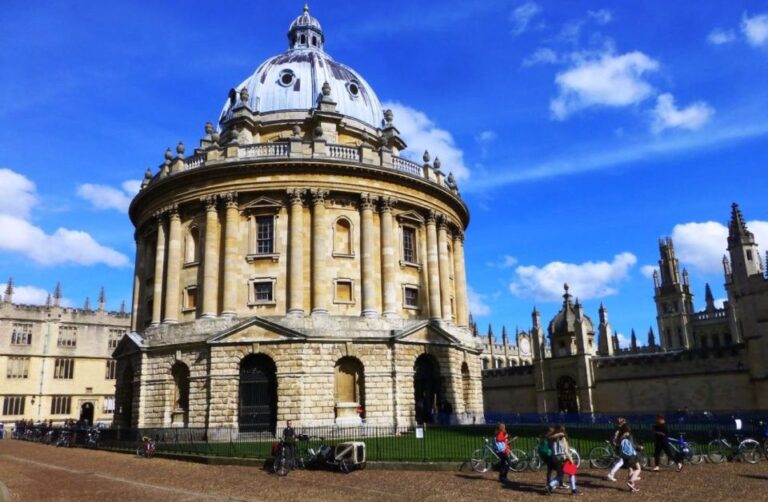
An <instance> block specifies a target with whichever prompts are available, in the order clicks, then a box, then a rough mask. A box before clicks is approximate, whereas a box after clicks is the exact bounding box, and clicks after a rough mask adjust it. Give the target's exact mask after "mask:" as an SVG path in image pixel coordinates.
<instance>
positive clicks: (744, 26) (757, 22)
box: [741, 14, 768, 47]
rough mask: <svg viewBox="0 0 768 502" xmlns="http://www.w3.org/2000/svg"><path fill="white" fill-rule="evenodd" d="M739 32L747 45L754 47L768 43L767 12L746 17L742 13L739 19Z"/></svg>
mask: <svg viewBox="0 0 768 502" xmlns="http://www.w3.org/2000/svg"><path fill="white" fill-rule="evenodd" d="M741 32H742V33H743V34H744V37H745V38H746V39H747V42H748V43H749V45H752V46H754V47H761V46H763V45H768V44H767V43H768V14H758V15H755V16H753V17H747V15H746V14H744V16H743V17H742V19H741Z"/></svg>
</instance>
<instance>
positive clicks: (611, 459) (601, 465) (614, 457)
mask: <svg viewBox="0 0 768 502" xmlns="http://www.w3.org/2000/svg"><path fill="white" fill-rule="evenodd" d="M620 458H621V457H620V456H619V455H618V454H617V453H616V448H615V447H614V446H613V444H612V443H611V442H610V441H605V444H603V445H599V446H595V447H594V448H592V449H591V450H589V466H590V467H592V468H593V469H610V468H611V467H612V466H613V465H614V464H615V463H616V462H617V461H618V460H619V459H620ZM637 459H638V461H639V462H640V466H641V467H643V468H646V467H648V454H646V453H645V450H644V449H640V448H638V449H637Z"/></svg>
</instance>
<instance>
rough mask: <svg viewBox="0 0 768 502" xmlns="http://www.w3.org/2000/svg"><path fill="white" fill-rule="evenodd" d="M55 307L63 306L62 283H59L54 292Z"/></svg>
mask: <svg viewBox="0 0 768 502" xmlns="http://www.w3.org/2000/svg"><path fill="white" fill-rule="evenodd" d="M53 305H54V306H55V307H60V306H61V282H57V283H56V289H54V290H53Z"/></svg>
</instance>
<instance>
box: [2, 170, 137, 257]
mask: <svg viewBox="0 0 768 502" xmlns="http://www.w3.org/2000/svg"><path fill="white" fill-rule="evenodd" d="M0 194H2V196H3V198H4V200H6V201H14V203H13V204H8V203H6V204H2V205H0V228H1V229H2V230H3V238H2V239H0V251H7V252H13V253H19V254H21V255H24V256H26V257H28V258H29V259H31V260H33V261H35V262H37V263H39V264H42V265H57V264H63V263H75V264H79V265H95V264H98V263H103V264H106V265H109V266H112V267H124V266H126V265H128V258H127V257H126V256H125V255H123V254H122V253H119V252H118V251H115V250H114V249H112V248H109V247H106V246H102V245H101V244H99V243H97V242H96V241H95V240H94V239H93V237H91V236H90V235H89V234H88V233H86V232H82V231H79V230H70V229H67V228H59V229H57V230H56V231H55V232H54V233H53V234H47V233H46V232H45V231H44V230H43V229H41V228H40V227H37V226H36V225H34V224H32V223H31V222H30V221H29V213H30V211H31V210H32V209H33V208H34V206H35V205H36V204H37V201H38V197H37V194H36V191H35V185H34V183H32V182H31V181H30V180H29V179H27V178H26V177H25V176H23V175H21V174H19V173H16V172H14V171H11V170H9V169H0Z"/></svg>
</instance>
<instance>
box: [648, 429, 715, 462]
mask: <svg viewBox="0 0 768 502" xmlns="http://www.w3.org/2000/svg"><path fill="white" fill-rule="evenodd" d="M667 439H668V441H669V447H670V448H671V449H672V451H673V452H674V453H675V456H676V457H677V458H679V459H681V460H682V461H684V462H688V463H689V464H700V463H702V462H704V455H702V454H701V448H699V445H697V444H696V443H695V442H694V441H686V440H685V433H684V432H680V433H679V434H678V437H677V438H674V437H669V438H667ZM673 463H674V462H673V461H672V459H671V458H669V457H668V456H667V454H666V453H665V452H662V453H661V456H660V457H659V464H661V465H663V466H665V467H669V466H670V465H672V464H673Z"/></svg>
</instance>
